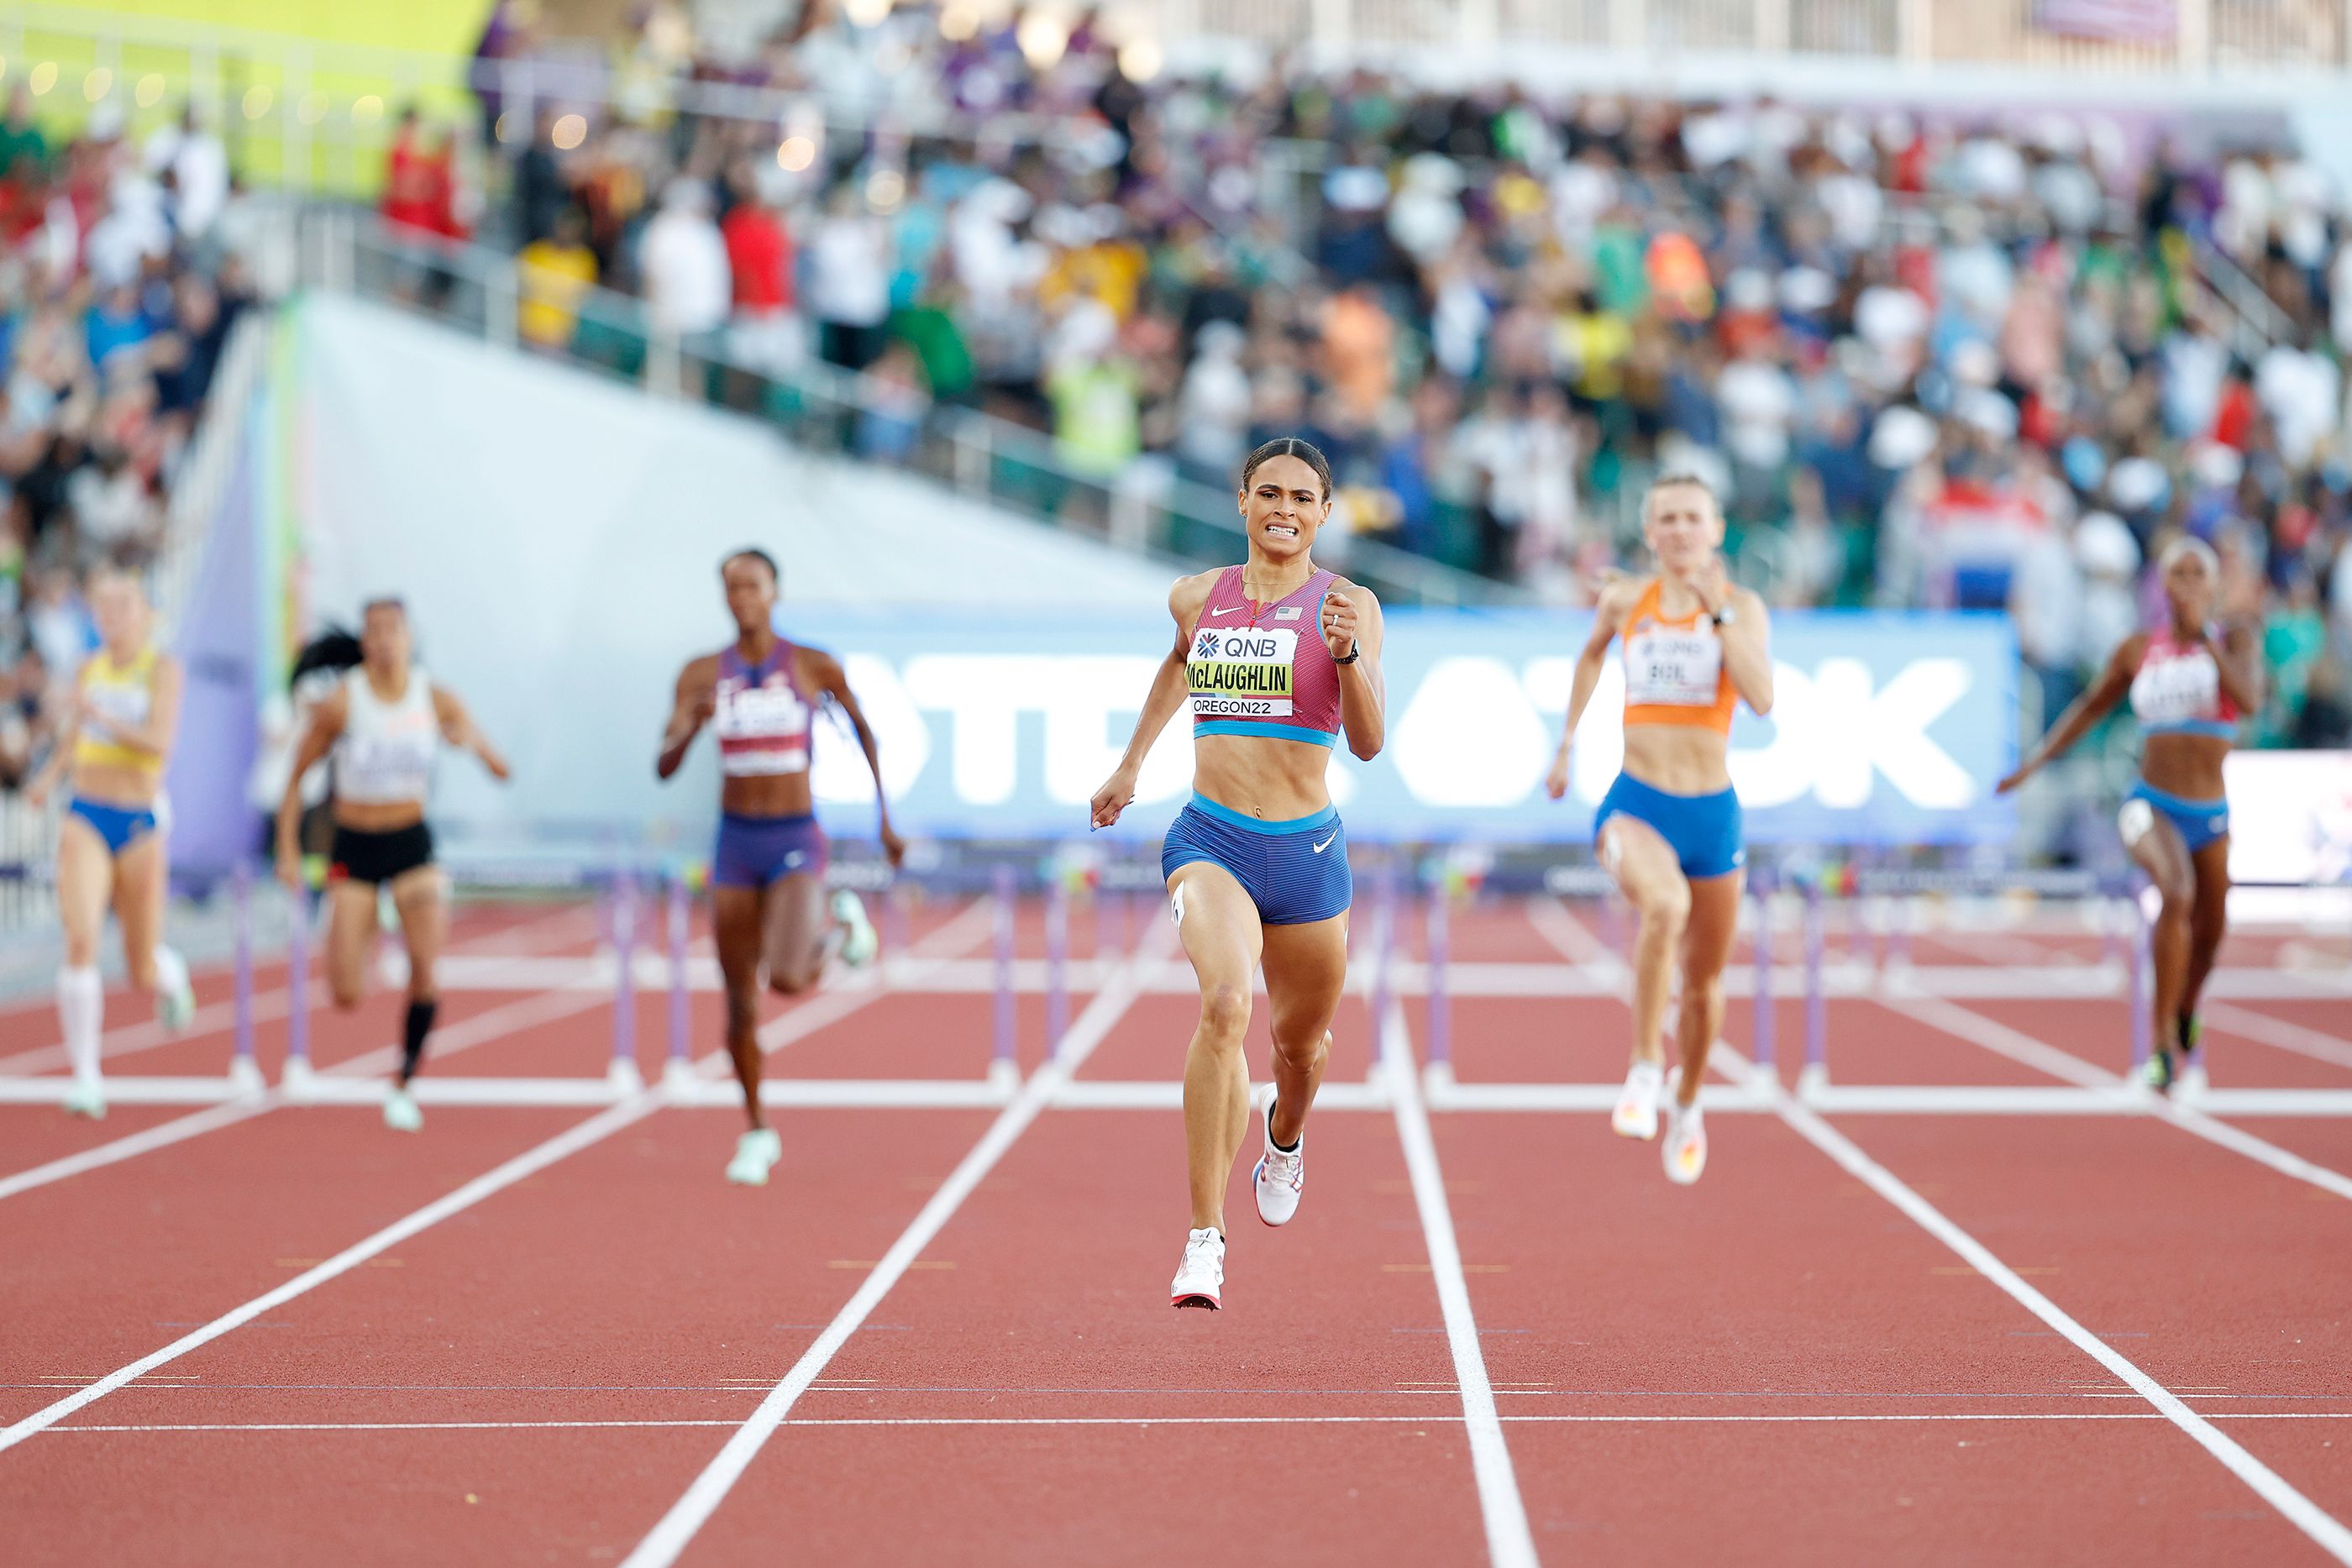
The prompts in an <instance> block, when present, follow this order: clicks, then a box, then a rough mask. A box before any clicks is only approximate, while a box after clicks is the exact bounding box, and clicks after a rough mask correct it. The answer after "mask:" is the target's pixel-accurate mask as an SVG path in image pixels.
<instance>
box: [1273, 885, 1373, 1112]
mask: <svg viewBox="0 0 2352 1568" xmlns="http://www.w3.org/2000/svg"><path fill="white" fill-rule="evenodd" d="M1264 929H1265V936H1264V952H1265V992H1266V1010H1267V1011H1268V1012H1269V1013H1270V1014H1271V1015H1272V1022H1273V1024H1274V1113H1273V1114H1272V1115H1271V1116H1270V1117H1269V1118H1268V1119H1267V1130H1268V1132H1269V1133H1270V1134H1272V1136H1273V1138H1274V1141H1275V1143H1276V1144H1277V1145H1280V1146H1282V1147H1283V1148H1290V1147H1292V1146H1294V1145H1297V1142H1298V1139H1299V1135H1300V1134H1301V1133H1302V1132H1304V1131H1305V1129H1306V1126H1307V1111H1308V1110H1309V1109H1311V1108H1312V1107H1313V1106H1314V1104H1315V1092H1316V1090H1318V1088H1320V1087H1321V1086H1322V1083H1323V1069H1324V1067H1325V1066H1326V1065H1327V1064H1328V1062H1329V1061H1330V1058H1331V1015H1332V1014H1333V1013H1335V1012H1337V1011H1339V994H1340V992H1341V991H1342V990H1343V989H1345V988H1346V986H1347V983H1348V917H1347V915H1344V914H1341V915H1333V916H1331V918H1330V919H1328V920H1315V921H1309V922H1308V923H1307V924H1306V925H1268V926H1266V927H1265V928H1264ZM1378 1027H1379V1025H1378V1022H1377V1020H1376V1021H1375V1023H1374V1028H1376V1029H1377V1028H1378Z"/></svg>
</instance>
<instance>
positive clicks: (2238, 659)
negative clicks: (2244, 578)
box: [2205, 621, 2263, 715]
mask: <svg viewBox="0 0 2352 1568" xmlns="http://www.w3.org/2000/svg"><path fill="white" fill-rule="evenodd" d="M2205 645H2206V646H2207V647H2209V648H2210V649H2212V650H2213V667H2214V668H2215V669H2216V670H2218V671H2220V672H2221V695H2223V696H2225V697H2228V698H2229V699H2230V700H2231V702H2233V703H2235V704H2237V705H2238V711H2239V712H2240V713H2242V714H2249V715H2251V714H2253V713H2255V712H2258V711H2259V710H2260V709H2261V707H2262V706H2263V661H2262V649H2261V645H2260V644H2259V643H2256V642H2255V641H2254V633H2253V629H2252V627H2250V626H2248V625H2247V624H2246V623H2245V622H2243V621H2231V622H2229V623H2228V624H2226V625H2224V626H2223V627H2222V628H2221V638H2220V640H2219V641H2218V642H2217V641H2216V640H2215V639H2214V638H2213V637H2212V636H2211V635H2210V633H2209V634H2208V635H2207V636H2206V638H2205Z"/></svg>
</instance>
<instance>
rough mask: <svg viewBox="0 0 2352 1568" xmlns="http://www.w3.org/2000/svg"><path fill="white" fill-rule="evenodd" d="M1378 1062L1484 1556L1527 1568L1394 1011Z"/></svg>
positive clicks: (1523, 1514)
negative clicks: (1422, 1250) (1465, 1446)
mask: <svg viewBox="0 0 2352 1568" xmlns="http://www.w3.org/2000/svg"><path fill="white" fill-rule="evenodd" d="M1381 1064H1382V1066H1383V1067H1384V1069H1385V1070H1386V1071H1387V1074H1388V1080H1389V1093H1390V1097H1391V1101H1392V1103H1393V1104H1394V1106H1395V1109H1396V1126H1397V1138H1398V1141H1399V1142H1400V1143H1402V1145H1404V1163H1405V1170H1406V1173H1407V1175H1408V1176H1411V1177H1412V1200H1413V1206H1414V1207H1416V1208H1418V1209H1419V1210H1420V1211H1421V1233H1422V1237H1423V1240H1424V1241H1425V1242H1426V1243H1427V1244H1428V1247H1429V1265H1430V1278H1431V1279H1432V1280H1433V1281H1435V1282H1436V1285H1437V1304H1438V1307H1439V1309H1440V1311H1441V1312H1443V1314H1444V1322H1445V1343H1446V1346H1447V1348H1448V1349H1449V1350H1451V1351H1452V1352H1453V1355H1454V1379H1455V1381H1456V1382H1458V1383H1459V1384H1460V1385H1461V1394H1462V1419H1463V1423H1464V1426H1465V1429H1466V1430H1467V1432H1468V1435H1469V1438H1470V1471H1471V1475H1472V1477H1473V1478H1474V1479H1475V1480H1476V1482H1477V1484H1478V1511H1479V1513H1480V1515H1481V1516H1482V1517H1483V1518H1484V1520H1485V1521H1486V1556H1487V1559H1488V1560H1489V1561H1490V1562H1492V1563H1495V1564H1496V1568H1534V1565H1535V1563H1536V1562H1537V1557H1536V1541H1535V1535H1534V1532H1533V1531H1531V1530H1530V1529H1529V1527H1528V1510H1527V1504H1526V1503H1525V1502H1523V1501H1522V1500H1520V1498H1519V1479H1518V1476H1517V1473H1516V1472H1515V1471H1514V1470H1513V1469H1511V1449H1510V1445H1509V1444H1507V1443H1506V1442H1505V1441H1504V1439H1503V1427H1502V1424H1501V1423H1500V1422H1499V1421H1497V1420H1496V1410H1495V1390H1494V1387H1493V1385H1490V1384H1489V1383H1488V1382H1487V1381H1486V1354H1485V1353H1484V1352H1483V1351H1481V1350H1480V1349H1479V1347H1478V1322H1477V1319H1476V1317H1475V1314H1473V1312H1471V1310H1470V1282H1469V1281H1468V1280H1467V1279H1466V1278H1465V1276H1464V1274H1463V1272H1462V1249H1461V1247H1460V1246H1459V1245H1458V1243H1457V1242H1456V1240H1455V1239H1454V1212H1453V1210H1452V1209H1451V1208H1449V1207H1447V1206H1446V1201H1445V1175H1444V1171H1443V1170H1441V1169H1440V1168H1439V1166H1438V1163H1437V1141H1436V1140H1435V1139H1434V1138H1433V1137H1432V1136H1431V1135H1430V1131H1429V1109H1428V1107H1427V1106H1425V1105H1423V1103H1422V1100H1421V1073H1420V1071H1418V1070H1417V1069H1416V1067H1415V1066H1414V1064H1413V1060H1412V1036H1411V1034H1410V1033H1409V1032H1408V1031H1407V1030H1406V1027H1405V1021H1404V1009H1403V1007H1402V1004H1393V1003H1392V1004H1391V1007H1390V1009H1389V1015H1388V1017H1387V1018H1385V1019H1381Z"/></svg>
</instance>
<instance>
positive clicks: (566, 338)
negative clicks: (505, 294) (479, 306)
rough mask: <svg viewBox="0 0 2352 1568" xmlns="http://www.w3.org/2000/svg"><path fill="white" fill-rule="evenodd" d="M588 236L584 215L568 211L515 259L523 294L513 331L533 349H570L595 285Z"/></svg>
mask: <svg viewBox="0 0 2352 1568" xmlns="http://www.w3.org/2000/svg"><path fill="white" fill-rule="evenodd" d="M587 236H588V219H587V217H586V215H585V214H583V213H582V212H581V211H580V209H579V208H577V207H573V206H567V207H564V208H563V209H562V211H560V212H559V213H557V214H556V215H555V221H554V224H553V225H552V226H551V228H550V229H549V231H548V233H547V234H546V235H543V236H542V237H541V238H538V239H534V240H532V241H531V242H530V244H529V245H527V246H523V247H522V254H521V255H520V256H517V257H515V270H516V282H517V285H518V287H519V288H520V294H521V299H520V304H519V305H518V307H517V309H516V313H515V326H516V329H517V330H518V331H520V333H521V334H522V340H523V341H524V342H525V343H528V344H529V345H530V346H531V347H532V348H534V349H542V350H548V351H550V352H553V353H562V352H563V351H565V350H568V349H570V348H571V347H572V335H573V333H575V332H576V331H578V329H579V327H580V306H581V302H582V301H583V300H585V299H586V298H588V292H589V290H590V289H592V288H593V287H595V284H596V253H595V252H594V251H593V250H590V249H589V248H588V237H587Z"/></svg>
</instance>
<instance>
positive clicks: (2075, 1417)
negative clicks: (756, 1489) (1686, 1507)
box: [48, 1410, 2352, 1437]
mask: <svg viewBox="0 0 2352 1568" xmlns="http://www.w3.org/2000/svg"><path fill="white" fill-rule="evenodd" d="M1461 1419H1462V1417H1461V1416H1458V1415H1454V1414H1452V1413H1451V1412H1444V1411H1441V1412H1437V1413H1435V1414H1432V1415H1427V1416H838V1417H835V1416H793V1417H788V1418H787V1419H786V1420H785V1421H784V1422H783V1423H782V1425H784V1426H786V1427H793V1428H794V1429H796V1430H802V1431H805V1430H806V1429H808V1428H809V1427H1383V1426H1395V1427H1431V1426H1451V1425H1453V1424H1454V1423H1455V1422H1457V1421H1460V1420H1461ZM2163 1419H2164V1416H2162V1415H2161V1414H2160V1413H2158V1412H2157V1411H2154V1410H2099V1411H2090V1410H2085V1411H2083V1412H2080V1413H2079V1414H2078V1413H2074V1412H2063V1411H2062V1412H2052V1413H2038V1412H2037V1413H2030V1414H2029V1413H2016V1414H2001V1413H1997V1412H1996V1413H1988V1414H1985V1415H1981V1416H1971V1415H1964V1414H1941V1413H1938V1414H1927V1415H1897V1414H1890V1413H1884V1412H1882V1413H1879V1414H1868V1413H1865V1414H1861V1415H1854V1416H1770V1415H1767V1416H1503V1417H1502V1420H1503V1421H1504V1423H1505V1424H1506V1425H1510V1424H1513V1423H1517V1424H1521V1425H1526V1426H1543V1425H1555V1426H1557V1425H1566V1426H1595V1427H1649V1426H1740V1425H1748V1424H1759V1425H1775V1424H1791V1425H1806V1424H1814V1423H1822V1422H1830V1423H1841V1422H1849V1423H1860V1424H1865V1425H1866V1424H1870V1423H1876V1422H1911V1421H1976V1422H1983V1421H2069V1422H2072V1421H2161V1420H2163ZM2208 1419H2210V1420H2215V1421H2352V1410H2315V1411H2301V1410H2277V1411H2263V1412H2260V1413H2243V1414H2231V1415H2217V1416H2210V1417H2208ZM737 1424H738V1423H736V1422H734V1421H731V1420H729V1419H727V1418H726V1417H724V1416H692V1417H678V1418H676V1419H671V1420H659V1419H646V1420H638V1421H629V1420H610V1421H247V1422H230V1421H214V1422H187V1423H170V1424H155V1425H129V1424H125V1425H108V1426H96V1425H93V1426H87V1427H84V1426H59V1427H50V1428H49V1431H48V1436H50V1437H58V1436H62V1435H64V1434H66V1433H69V1432H124V1433H134V1434H139V1433H149V1432H537V1431H578V1430H595V1429H599V1428H604V1427H620V1428H624V1429H629V1430H638V1429H642V1430H658V1429H662V1428H666V1427H733V1426H736V1425H737Z"/></svg>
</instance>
